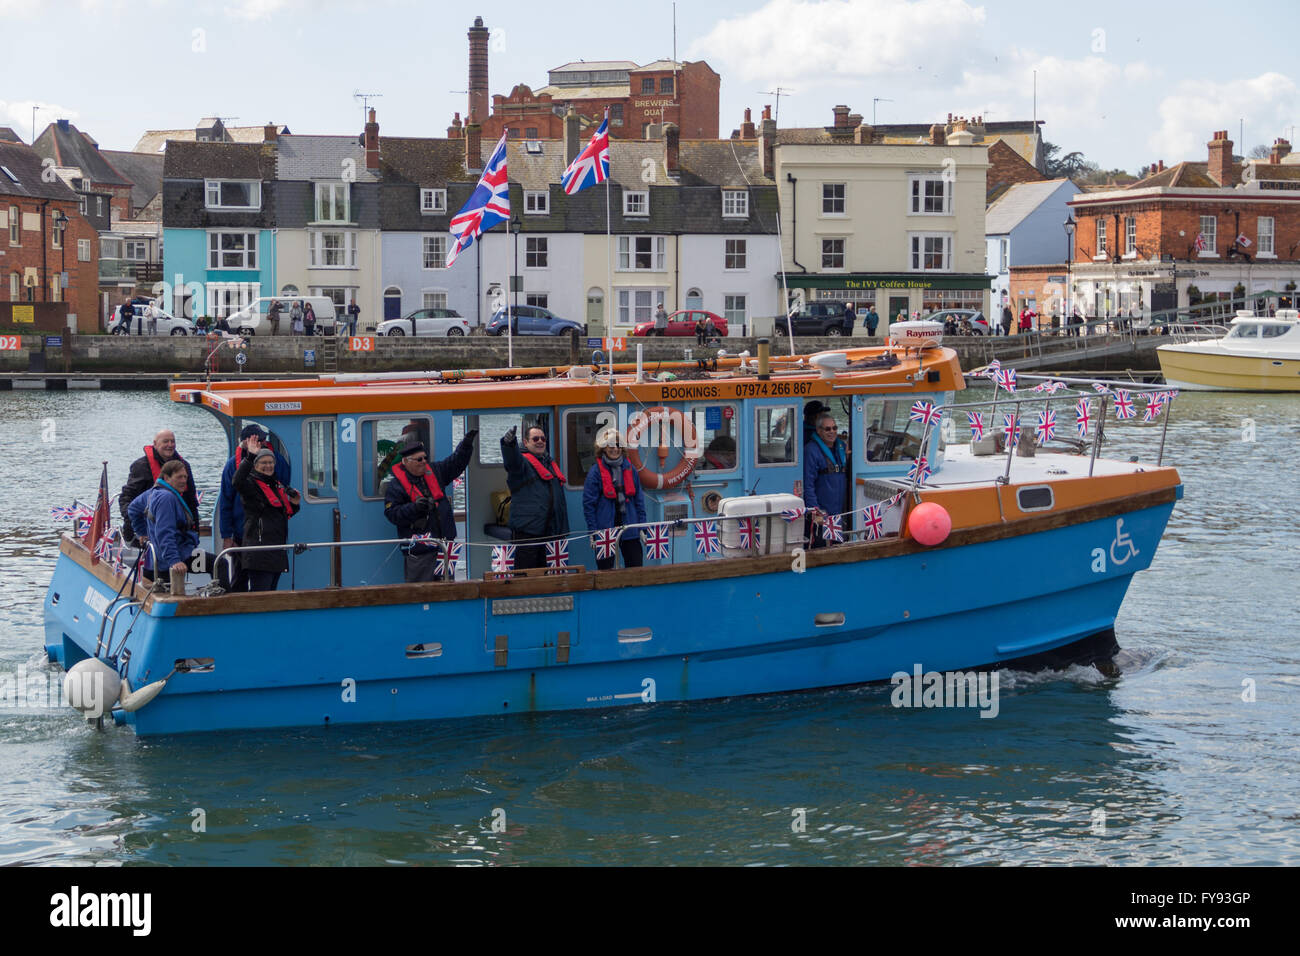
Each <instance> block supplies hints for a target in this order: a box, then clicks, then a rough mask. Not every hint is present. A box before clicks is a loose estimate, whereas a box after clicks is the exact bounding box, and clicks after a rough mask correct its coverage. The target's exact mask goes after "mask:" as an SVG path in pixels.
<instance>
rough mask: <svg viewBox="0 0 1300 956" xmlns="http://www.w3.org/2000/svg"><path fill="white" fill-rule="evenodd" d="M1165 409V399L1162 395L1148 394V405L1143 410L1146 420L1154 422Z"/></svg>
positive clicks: (1143, 416)
mask: <svg viewBox="0 0 1300 956" xmlns="http://www.w3.org/2000/svg"><path fill="white" fill-rule="evenodd" d="M1164 410H1165V399H1164V396H1162V395H1149V396H1147V407H1146V409H1145V410H1144V411H1143V412H1142V420H1143V421H1144V422H1153V421H1155V420H1156V419H1157V418H1159V417H1160V413H1161V412H1163V411H1164Z"/></svg>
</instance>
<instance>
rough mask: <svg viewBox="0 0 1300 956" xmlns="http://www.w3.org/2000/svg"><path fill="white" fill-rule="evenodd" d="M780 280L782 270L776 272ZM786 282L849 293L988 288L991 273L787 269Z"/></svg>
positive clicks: (791, 286) (794, 285) (798, 286)
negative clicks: (789, 270)
mask: <svg viewBox="0 0 1300 956" xmlns="http://www.w3.org/2000/svg"><path fill="white" fill-rule="evenodd" d="M776 281H777V283H778V284H780V282H781V273H779V272H778V273H777V274H776ZM785 282H786V285H788V286H789V287H790V288H791V289H844V290H846V291H850V292H870V291H873V290H875V289H900V290H901V289H922V290H925V289H988V288H991V287H992V285H993V276H986V275H981V274H978V273H958V274H952V273H945V274H943V275H935V274H933V273H908V272H903V273H892V272H839V273H834V274H831V275H825V274H819V273H815V272H787V273H786V274H785Z"/></svg>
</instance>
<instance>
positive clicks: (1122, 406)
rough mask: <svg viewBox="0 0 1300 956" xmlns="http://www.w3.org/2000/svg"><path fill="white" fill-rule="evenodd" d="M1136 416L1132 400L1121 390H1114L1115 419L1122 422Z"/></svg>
mask: <svg viewBox="0 0 1300 956" xmlns="http://www.w3.org/2000/svg"><path fill="white" fill-rule="evenodd" d="M1136 415H1137V409H1136V408H1134V407H1133V399H1131V398H1129V394H1128V392H1126V391H1124V390H1123V389H1122V388H1117V389H1115V417H1116V418H1117V419H1119V420H1120V421H1124V420H1125V419H1126V418H1133V417H1134V416H1136Z"/></svg>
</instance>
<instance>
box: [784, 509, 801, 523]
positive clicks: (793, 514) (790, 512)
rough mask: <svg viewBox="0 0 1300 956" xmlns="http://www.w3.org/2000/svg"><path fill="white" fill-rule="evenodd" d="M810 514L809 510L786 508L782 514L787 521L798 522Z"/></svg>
mask: <svg viewBox="0 0 1300 956" xmlns="http://www.w3.org/2000/svg"><path fill="white" fill-rule="evenodd" d="M807 513H808V509H807V508H786V509H785V510H784V511H782V512H781V517H782V518H784V519H785V520H786V521H798V520H799V519H800V518H802V517H803V516H804V515H806V514H807Z"/></svg>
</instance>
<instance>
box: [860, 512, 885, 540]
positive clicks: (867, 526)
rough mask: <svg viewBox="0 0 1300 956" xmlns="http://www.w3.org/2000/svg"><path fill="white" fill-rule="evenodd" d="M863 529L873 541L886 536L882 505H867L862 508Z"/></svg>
mask: <svg viewBox="0 0 1300 956" xmlns="http://www.w3.org/2000/svg"><path fill="white" fill-rule="evenodd" d="M862 530H863V531H865V532H866V533H867V537H868V538H869V539H870V540H872V541H875V540H876V539H877V538H882V537H884V535H885V516H884V514H883V513H882V512H881V510H880V505H878V504H875V505H867V506H866V507H865V508H863V509H862Z"/></svg>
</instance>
